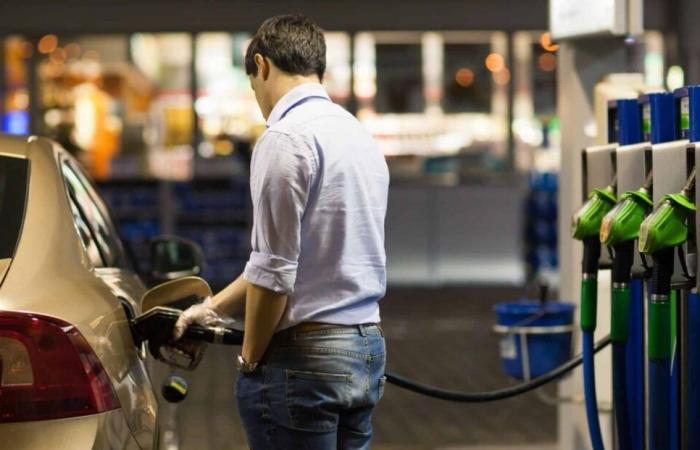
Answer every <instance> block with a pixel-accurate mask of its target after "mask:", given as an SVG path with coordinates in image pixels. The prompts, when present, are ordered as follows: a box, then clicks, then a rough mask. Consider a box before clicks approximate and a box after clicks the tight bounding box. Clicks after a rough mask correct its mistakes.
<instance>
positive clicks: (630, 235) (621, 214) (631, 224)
mask: <svg viewBox="0 0 700 450" xmlns="http://www.w3.org/2000/svg"><path fill="white" fill-rule="evenodd" d="M651 183H652V178H651V173H650V174H649V176H648V177H647V179H646V181H645V182H644V186H642V187H641V188H639V189H638V190H636V191H627V192H625V193H624V194H622V196H620V201H619V202H618V203H617V204H616V205H615V206H614V207H613V208H612V209H611V210H610V211H609V212H608V213H607V214H606V215H605V217H603V220H602V222H601V224H600V243H601V244H604V245H608V246H613V245H616V244H618V243H621V242H626V241H632V240H634V239H637V237H639V228H640V226H641V225H642V222H643V221H644V218H645V217H646V215H647V214H649V212H650V211H651V210H652V208H653V207H654V203H653V201H652V200H651V196H650V195H649V191H650V189H651Z"/></svg>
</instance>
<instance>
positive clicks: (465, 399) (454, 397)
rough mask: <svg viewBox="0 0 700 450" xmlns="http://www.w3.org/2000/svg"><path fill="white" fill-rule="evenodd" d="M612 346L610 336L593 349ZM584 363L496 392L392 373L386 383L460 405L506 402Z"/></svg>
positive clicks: (579, 359) (571, 363) (579, 360)
mask: <svg viewBox="0 0 700 450" xmlns="http://www.w3.org/2000/svg"><path fill="white" fill-rule="evenodd" d="M609 344H610V336H606V337H605V338H603V339H601V340H600V341H598V342H597V343H596V344H595V345H594V346H593V348H592V352H593V353H598V352H599V351H601V350H602V349H604V348H605V347H607V346H608V345H609ZM582 362H583V355H578V356H576V357H575V358H573V359H571V360H569V361H567V362H565V363H564V364H562V365H561V366H559V367H557V368H556V369H554V370H552V371H550V372H547V373H545V374H544V375H540V376H539V377H537V378H535V379H533V380H531V381H528V382H526V383H521V384H517V385H515V386H510V387H506V388H502V389H497V390H494V391H486V392H460V391H452V390H447V389H441V388H438V387H435V386H430V385H427V384H422V383H419V382H416V381H413V380H410V379H408V378H405V377H403V376H401V375H397V374H395V373H392V372H386V374H385V375H386V381H387V382H389V383H391V384H393V385H395V386H398V387H400V388H403V389H407V390H409V391H412V392H415V393H417V394H421V395H426V396H428V397H433V398H437V399H440V400H447V401H451V402H460V403H485V402H493V401H497V400H505V399H508V398H512V397H515V396H518V395H521V394H524V393H526V392H530V391H532V390H534V389H537V388H539V387H541V386H544V385H545V384H547V383H549V382H551V381H554V380H556V379H558V378H561V377H562V376H563V375H566V374H567V373H569V372H571V371H572V370H574V369H575V368H576V367H578V366H580V365H581V363H582Z"/></svg>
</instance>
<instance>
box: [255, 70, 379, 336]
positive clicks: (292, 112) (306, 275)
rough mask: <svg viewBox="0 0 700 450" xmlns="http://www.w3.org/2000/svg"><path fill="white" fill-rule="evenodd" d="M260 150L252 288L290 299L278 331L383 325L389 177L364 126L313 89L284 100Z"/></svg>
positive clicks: (316, 86)
mask: <svg viewBox="0 0 700 450" xmlns="http://www.w3.org/2000/svg"><path fill="white" fill-rule="evenodd" d="M267 126H268V129H267V130H266V131H265V133H264V134H263V135H262V136H261V137H260V139H259V140H258V143H257V145H256V146H255V150H254V152H253V159H252V163H251V174H250V188H251V196H252V199H253V216H254V218H253V231H252V237H251V241H252V252H251V254H250V259H249V261H248V263H247V265H246V268H245V271H244V273H243V276H244V278H245V279H246V280H247V281H249V282H250V283H253V284H256V285H258V286H262V287H265V288H268V289H270V290H272V291H275V292H280V293H286V294H288V300H287V309H286V311H285V313H284V316H283V317H282V320H281V322H280V324H279V326H278V330H283V329H285V328H288V327H290V326H293V325H296V324H298V323H301V322H309V321H312V322H324V323H333V324H346V325H353V324H360V323H369V322H379V305H378V301H379V300H380V299H381V298H382V297H383V296H384V294H385V292H386V252H385V250H384V218H385V216H386V206H387V196H388V189H389V171H388V168H387V165H386V161H385V159H384V155H383V154H382V152H381V151H380V150H379V148H378V147H377V145H376V143H375V142H374V140H373V138H372V136H371V135H370V134H369V133H368V132H367V130H365V129H364V128H363V126H362V125H361V124H360V123H359V122H358V121H357V119H356V118H355V117H354V116H352V115H351V114H350V113H348V112H347V111H345V110H344V109H343V108H342V107H340V106H338V105H336V104H335V103H333V102H332V101H331V100H330V98H329V97H328V94H327V93H326V91H325V89H324V88H323V86H321V85H320V84H317V83H308V84H303V85H300V86H297V87H295V88H294V89H292V90H291V91H289V92H288V93H287V94H286V95H285V96H284V97H282V98H281V99H280V100H279V101H278V102H277V104H276V105H275V107H274V108H273V110H272V112H271V113H270V116H269V117H268V120H267Z"/></svg>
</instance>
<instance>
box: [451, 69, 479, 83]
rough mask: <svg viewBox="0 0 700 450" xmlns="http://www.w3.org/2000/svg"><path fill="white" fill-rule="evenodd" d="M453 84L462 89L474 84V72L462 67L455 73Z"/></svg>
mask: <svg viewBox="0 0 700 450" xmlns="http://www.w3.org/2000/svg"><path fill="white" fill-rule="evenodd" d="M455 82H457V84H458V85H460V86H462V87H463V88H466V87H469V86H471V85H472V84H474V72H473V71H472V70H471V69H468V68H466V67H462V68H461V69H459V70H458V71H457V72H456V73H455Z"/></svg>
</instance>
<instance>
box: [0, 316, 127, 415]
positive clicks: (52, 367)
mask: <svg viewBox="0 0 700 450" xmlns="http://www.w3.org/2000/svg"><path fill="white" fill-rule="evenodd" d="M118 407H119V402H118V400H117V398H116V396H115V395H114V391H113V390H112V386H111V384H110V382H109V378H108V377H107V373H106V372H105V370H104V368H103V367H102V364H101V363H100V361H99V359H98V358H97V356H96V355H95V353H94V352H93V351H92V348H91V347H90V345H89V344H88V343H87V341H86V340H85V338H84V337H83V336H82V334H80V332H79V331H78V329H77V328H75V327H74V326H73V325H71V324H69V323H66V322H64V321H62V320H59V319H55V318H52V317H46V316H41V315H38V314H26V313H16V312H2V311H0V423H2V422H20V421H28V420H46V419H59V418H65V417H75V416H84V415H87V414H95V413H100V412H104V411H109V410H112V409H116V408H118Z"/></svg>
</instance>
